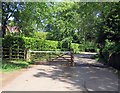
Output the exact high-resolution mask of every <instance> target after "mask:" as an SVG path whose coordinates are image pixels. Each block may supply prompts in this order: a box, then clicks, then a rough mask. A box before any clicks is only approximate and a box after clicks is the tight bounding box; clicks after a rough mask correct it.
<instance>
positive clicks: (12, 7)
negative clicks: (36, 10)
mask: <svg viewBox="0 0 120 93" xmlns="http://www.w3.org/2000/svg"><path fill="white" fill-rule="evenodd" d="M1 5H2V30H3V37H4V35H5V33H6V26H7V24H8V21H9V18H10V17H14V20H15V21H16V22H17V21H18V16H16V14H18V12H19V11H20V10H22V9H23V3H22V2H2V4H1Z"/></svg>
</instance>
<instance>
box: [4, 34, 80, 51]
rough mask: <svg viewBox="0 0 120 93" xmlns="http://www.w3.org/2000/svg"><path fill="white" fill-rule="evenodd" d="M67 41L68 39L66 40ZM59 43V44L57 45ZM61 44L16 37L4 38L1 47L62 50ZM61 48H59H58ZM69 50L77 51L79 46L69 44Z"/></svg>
mask: <svg viewBox="0 0 120 93" xmlns="http://www.w3.org/2000/svg"><path fill="white" fill-rule="evenodd" d="M67 40H68V39H67ZM59 43H60V44H59ZM62 44H63V42H59V41H52V40H43V39H38V38H30V37H18V36H16V37H15V36H14V37H13V36H6V37H5V38H4V39H3V47H14V48H18V47H19V48H23V49H24V48H26V49H31V50H41V51H42V50H43V51H45V50H48V51H50V50H64V48H66V49H67V48H69V47H68V46H67V47H63V46H62ZM60 46H61V47H60ZM70 46H71V48H73V50H74V51H79V50H80V49H79V44H75V43H71V45H70Z"/></svg>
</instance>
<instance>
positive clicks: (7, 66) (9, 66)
mask: <svg viewBox="0 0 120 93" xmlns="http://www.w3.org/2000/svg"><path fill="white" fill-rule="evenodd" d="M28 66H29V63H28V62H26V61H20V60H17V61H10V60H3V62H2V68H1V70H2V71H5V72H10V71H14V70H19V69H21V68H26V67H28Z"/></svg>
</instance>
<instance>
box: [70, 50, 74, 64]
mask: <svg viewBox="0 0 120 93" xmlns="http://www.w3.org/2000/svg"><path fill="white" fill-rule="evenodd" d="M70 56H71V63H70V65H71V66H74V54H73V51H70Z"/></svg>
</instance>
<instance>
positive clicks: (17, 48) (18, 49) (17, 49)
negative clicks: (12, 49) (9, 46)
mask: <svg viewBox="0 0 120 93" xmlns="http://www.w3.org/2000/svg"><path fill="white" fill-rule="evenodd" d="M17 59H19V46H18V48H17Z"/></svg>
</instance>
